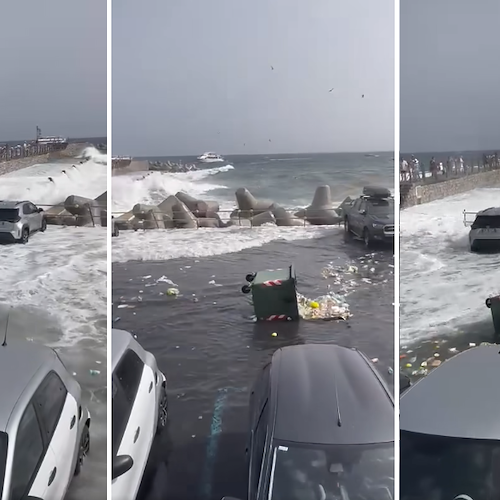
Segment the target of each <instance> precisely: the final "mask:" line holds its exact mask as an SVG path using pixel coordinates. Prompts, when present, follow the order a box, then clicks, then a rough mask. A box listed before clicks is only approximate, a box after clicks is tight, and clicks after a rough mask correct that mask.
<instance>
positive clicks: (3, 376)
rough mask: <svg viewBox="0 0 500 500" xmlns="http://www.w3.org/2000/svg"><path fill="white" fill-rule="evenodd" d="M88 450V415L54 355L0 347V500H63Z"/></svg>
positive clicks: (15, 345) (22, 346)
mask: <svg viewBox="0 0 500 500" xmlns="http://www.w3.org/2000/svg"><path fill="white" fill-rule="evenodd" d="M89 449H90V414H89V411H88V410H87V408H86V407H85V406H84V404H83V402H82V395H81V389H80V386H79V385H78V383H77V381H76V380H75V379H74V378H73V376H72V375H71V374H70V373H69V372H68V370H67V369H66V367H65V366H64V364H63V363H62V361H61V360H60V358H59V356H58V355H57V353H56V352H55V351H54V350H53V349H50V348H49V347H45V346H43V345H39V344H36V343H34V342H22V343H21V342H17V341H8V342H4V343H3V344H2V345H0V498H1V499H2V500H25V499H29V500H63V499H64V497H65V496H66V492H67V490H68V487H69V485H70V483H71V480H72V478H73V476H74V475H77V474H79V473H80V470H81V467H82V464H83V461H84V459H85V457H86V456H87V454H88V452H89Z"/></svg>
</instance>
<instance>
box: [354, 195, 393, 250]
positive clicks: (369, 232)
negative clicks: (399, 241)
mask: <svg viewBox="0 0 500 500" xmlns="http://www.w3.org/2000/svg"><path fill="white" fill-rule="evenodd" d="M344 227H345V231H346V233H347V234H354V235H355V236H358V237H359V238H362V239H363V241H364V242H365V245H366V246H367V247H370V246H371V245H372V244H373V243H375V242H379V243H393V242H394V198H393V197H392V196H391V193H390V191H389V190H388V189H386V188H381V187H376V186H367V187H365V188H364V189H363V194H362V195H361V196H360V197H359V198H358V199H356V200H354V202H353V203H352V204H351V205H350V206H349V207H347V208H346V209H345V214H344Z"/></svg>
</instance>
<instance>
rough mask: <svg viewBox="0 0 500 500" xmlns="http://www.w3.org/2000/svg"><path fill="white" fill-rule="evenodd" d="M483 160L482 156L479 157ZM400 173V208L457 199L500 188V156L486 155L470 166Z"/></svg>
mask: <svg viewBox="0 0 500 500" xmlns="http://www.w3.org/2000/svg"><path fill="white" fill-rule="evenodd" d="M478 156H479V155H478ZM409 163H410V165H409V166H408V168H407V169H406V170H404V169H403V168H402V167H401V163H400V172H399V192H400V208H408V207H411V206H414V205H419V204H421V203H429V202H431V201H435V200H440V199H442V198H447V197H448V196H455V195H457V194H461V193H465V192H467V191H471V190H473V189H478V188H485V187H493V186H500V160H499V158H498V154H495V155H483V157H482V158H478V159H477V160H468V161H467V163H466V162H463V161H461V162H459V161H457V160H455V161H453V162H446V163H447V164H446V165H443V163H444V162H440V163H437V162H436V168H435V169H433V171H431V170H430V168H429V166H426V168H425V169H419V170H417V169H416V168H414V167H413V168H412V165H411V162H409Z"/></svg>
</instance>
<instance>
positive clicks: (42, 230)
mask: <svg viewBox="0 0 500 500" xmlns="http://www.w3.org/2000/svg"><path fill="white" fill-rule="evenodd" d="M46 229H47V221H46V220H45V218H43V219H42V227H41V228H40V231H41V232H42V233H44V232H45V230H46Z"/></svg>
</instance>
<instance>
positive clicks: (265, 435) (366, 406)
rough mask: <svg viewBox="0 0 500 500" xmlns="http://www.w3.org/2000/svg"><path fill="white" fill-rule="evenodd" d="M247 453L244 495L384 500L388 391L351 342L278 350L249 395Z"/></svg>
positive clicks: (389, 445)
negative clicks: (247, 482)
mask: <svg viewBox="0 0 500 500" xmlns="http://www.w3.org/2000/svg"><path fill="white" fill-rule="evenodd" d="M247 458H248V468H249V484H248V497H247V498H248V500H261V499H262V500H263V499H266V500H309V499H311V500H331V499H339V500H340V499H350V500H366V499H369V500H392V499H393V497H394V401H393V398H392V396H391V393H390V392H389V390H388V388H387V386H386V385H385V383H384V382H383V380H382V378H381V377H380V375H379V374H378V373H377V371H376V370H375V368H374V366H373V365H372V363H371V362H370V361H369V360H368V358H366V356H364V355H363V354H362V353H361V352H360V351H358V350H356V349H350V348H346V347H340V346H336V345H322V344H308V345H299V346H291V347H285V348H282V349H279V350H278V351H277V352H276V353H274V355H273V357H272V360H271V362H270V363H269V364H268V365H266V366H265V367H264V368H263V370H262V372H261V373H260V375H259V377H258V379H257V381H256V384H255V386H254V388H253V390H252V393H251V396H250V435H249V446H248V449H247ZM225 500H230V498H229V497H225Z"/></svg>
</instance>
